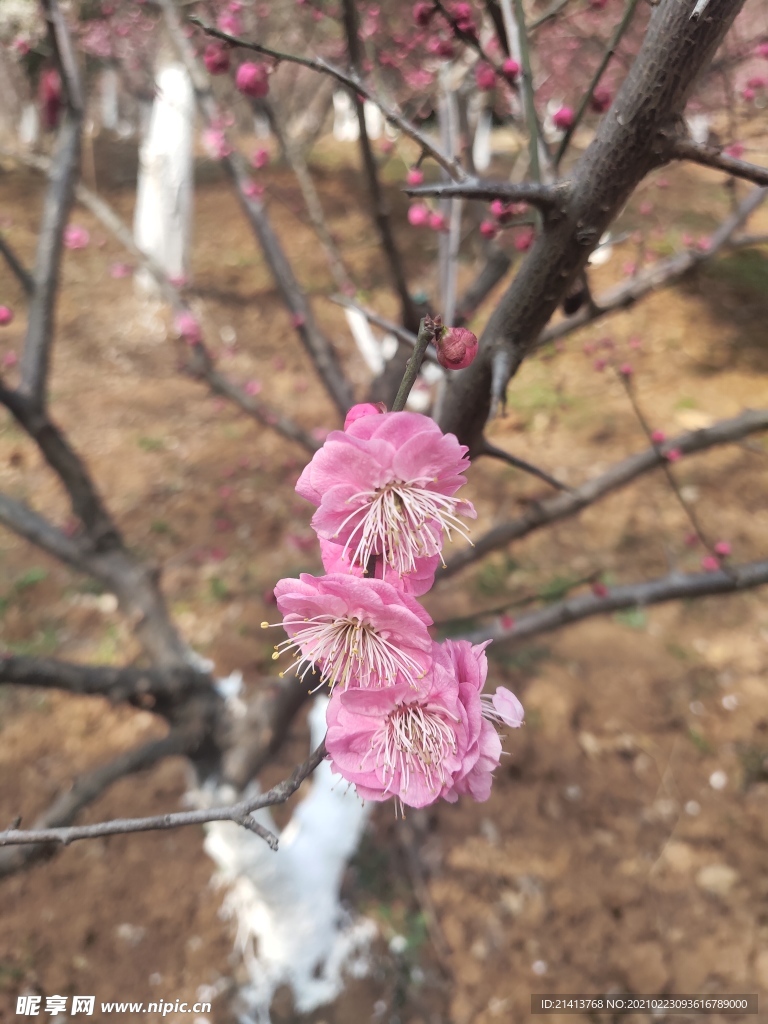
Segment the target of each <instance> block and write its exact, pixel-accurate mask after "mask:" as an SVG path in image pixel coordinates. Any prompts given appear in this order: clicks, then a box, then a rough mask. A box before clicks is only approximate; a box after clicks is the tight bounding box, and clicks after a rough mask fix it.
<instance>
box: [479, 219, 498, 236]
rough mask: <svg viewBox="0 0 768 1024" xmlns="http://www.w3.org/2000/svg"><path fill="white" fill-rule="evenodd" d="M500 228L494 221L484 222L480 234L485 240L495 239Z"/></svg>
mask: <svg viewBox="0 0 768 1024" xmlns="http://www.w3.org/2000/svg"><path fill="white" fill-rule="evenodd" d="M498 231H499V229H498V227H497V226H496V224H494V223H493V221H492V220H484V221H482V223H481V224H480V234H481V235H482V236H483V238H495V237H496V235H497V234H498Z"/></svg>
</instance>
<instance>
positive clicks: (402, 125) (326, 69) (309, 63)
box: [158, 0, 466, 181]
mask: <svg viewBox="0 0 768 1024" xmlns="http://www.w3.org/2000/svg"><path fill="white" fill-rule="evenodd" d="M158 2H159V3H160V4H161V6H164V2H165V0H158ZM188 20H189V21H190V22H191V23H192V24H193V25H197V26H198V27H199V28H201V29H202V30H203V32H205V33H206V35H209V36H214V37H215V38H216V39H223V40H224V41H225V42H227V43H231V44H232V45H233V46H242V47H243V48H244V49H246V50H253V51H254V53H262V54H264V56H265V57H272V58H274V60H276V61H278V62H279V61H284V60H285V61H290V62H291V63H292V64H300V65H301V66H302V67H305V68H309V69H310V70H312V71H318V72H319V73H320V74H323V75H330V76H331V78H335V79H336V81H337V82H339V83H340V84H341V85H345V86H346V87H347V88H348V89H352V90H354V91H355V92H356V93H358V94H359V95H360V96H362V97H363V99H366V100H370V101H371V103H373V104H374V105H375V106H377V107H378V108H379V110H380V111H381V113H382V115H383V117H384V119H385V120H386V121H389V123H390V124H391V125H394V127H395V128H397V129H399V130H400V131H401V132H402V133H403V135H407V136H408V138H409V139H411V140H412V141H413V142H415V143H416V145H417V146H418V147H419V148H420V149H421V150H422V152H423V153H426V154H427V155H428V156H431V157H432V159H433V160H434V161H435V163H437V164H439V165H440V166H441V167H442V168H443V170H445V171H447V172H448V174H449V175H450V176H451V177H452V178H453V180H454V181H463V180H464V179H465V178H466V171H465V170H464V168H463V167H462V166H461V165H460V164H459V163H457V161H456V160H453V159H452V158H451V157H449V156H447V155H446V154H445V153H443V152H441V151H440V149H439V148H438V147H437V146H435V145H434V144H433V143H432V142H430V141H429V139H428V138H427V137H426V136H425V135H422V134H421V132H420V131H418V130H417V129H416V128H415V127H414V126H413V125H412V124H411V123H410V121H408V119H407V118H405V117H403V115H402V114H400V113H399V112H398V111H397V110H395V109H394V108H393V107H390V106H388V105H387V104H386V103H385V102H384V101H383V100H382V99H381V98H380V97H379V96H377V95H376V94H375V93H373V92H371V90H370V89H369V88H368V87H367V86H366V85H365V83H364V82H362V81H361V80H360V79H359V78H357V76H356V75H352V74H347V72H345V71H341V70H340V69H339V68H337V67H334V66H333V65H332V64H329V63H327V61H324V60H315V59H313V58H311V57H299V56H297V55H296V54H292V53H284V52H283V51H282V50H274V49H272V47H270V46H262V45H260V44H259V43H252V42H249V41H248V40H247V39H240V38H239V37H238V36H232V35H229V34H228V33H226V32H221V31H219V29H217V28H214V27H213V26H212V25H206V24H205V23H204V22H203V21H201V20H200V18H195V17H190V18H189V19H188Z"/></svg>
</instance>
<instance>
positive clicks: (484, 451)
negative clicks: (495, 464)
mask: <svg viewBox="0 0 768 1024" xmlns="http://www.w3.org/2000/svg"><path fill="white" fill-rule="evenodd" d="M478 454H479V455H488V456H490V457H491V458H492V459H500V460H501V461H502V462H506V463H507V465H509V466H514V467H515V469H520V470H522V471H523V473H530V475H531V476H535V477H538V478H539V480H543V481H544V483H547V484H549V485H550V487H555V488H556V489H557V490H558V491H570V490H571V488H570V487H568V485H567V484H561V483H560V481H559V480H556V479H555V478H554V477H553V476H550V475H549V473H545V472H544V470H543V469H539V468H538V466H534V465H532V463H530V462H526V461H525V459H519V458H518V457H517V456H516V455H511V454H510V453H509V452H505V451H504V450H503V449H502V448H497V447H496V445H495V444H491V443H490V441H485V442H484V443H483V446H482V448H481V449H480V451H479V453H478Z"/></svg>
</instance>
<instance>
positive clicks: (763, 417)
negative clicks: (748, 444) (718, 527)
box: [438, 409, 768, 579]
mask: <svg viewBox="0 0 768 1024" xmlns="http://www.w3.org/2000/svg"><path fill="white" fill-rule="evenodd" d="M762 430H768V409H748V410H747V411H746V412H743V413H742V414H741V415H740V416H735V417H734V418H733V419H728V420H720V421H719V422H718V423H715V424H713V425H712V426H711V427H705V428H704V429H703V430H692V431H688V432H686V433H684V434H678V436H677V437H673V438H670V439H669V440H668V441H665V442H664V444H662V445H659V446H657V447H653V448H648V449H646V450H645V451H642V452H638V453H637V454H636V455H630V456H629V457H628V458H626V459H622V461H621V462H618V463H616V464H615V465H613V466H611V468H610V469H608V470H606V471H605V473H601V474H600V476H597V477H595V478H594V479H593V480H587V482H586V483H583V484H582V485H581V486H580V487H576V488H575V489H574V490H572V491H569V492H568V493H567V494H558V495H556V496H554V497H552V498H547V499H546V500H545V501H540V502H536V503H535V504H533V505H531V506H530V507H529V508H528V509H527V511H526V512H525V514H524V515H522V516H520V517H519V518H518V519H512V520H510V521H509V522H508V523H502V524H501V525H499V526H496V527H494V528H493V529H491V530H489V531H488V532H487V533H485V534H483V536H482V537H480V538H479V539H478V540H476V541H475V543H474V547H471V548H468V549H467V550H466V551H461V552H460V553H459V554H458V555H454V557H453V558H451V559H450V561H449V562H448V565H447V567H446V568H445V569H444V570H442V572H440V573H439V575H438V579H442V578H444V577H445V576H452V575H454V573H457V572H459V571H460V570H461V569H464V568H466V566H468V565H471V564H472V563H473V562H476V561H477V560H478V559H480V558H483V557H484V556H485V555H487V554H488V553H489V552H491V551H495V550H496V549H497V548H500V547H504V546H505V545H506V544H509V543H510V541H513V540H518V539H519V538H520V537H525V536H527V535H528V534H529V533H533V531H534V530H540V529H541V528H542V527H543V526H549V524H550V523H555V522H558V521H560V520H561V519H567V518H568V517H569V516H572V515H576V514H577V513H578V512H581V510H582V509H584V508H587V507H588V506H590V505H593V504H594V503H595V502H596V501H598V500H599V499H600V498H603V497H605V495H607V494H611V493H612V492H613V491H616V490H618V489H619V488H620V487H624V486H626V485H627V484H628V483H630V482H631V481H632V480H635V479H636V478H637V477H638V476H641V475H642V474H644V473H648V472H649V471H650V470H652V469H655V468H656V467H657V466H659V465H660V464H661V463H662V462H663V461H664V459H665V457H666V454H667V452H669V451H671V450H672V449H677V450H678V451H679V452H681V454H683V455H689V454H691V453H693V452H698V451H704V450H705V449H707V448H713V447H716V446H717V445H721V444H731V443H733V442H734V441H740V440H741V439H742V438H744V437H747V436H748V435H749V434H753V433H757V432H759V431H762Z"/></svg>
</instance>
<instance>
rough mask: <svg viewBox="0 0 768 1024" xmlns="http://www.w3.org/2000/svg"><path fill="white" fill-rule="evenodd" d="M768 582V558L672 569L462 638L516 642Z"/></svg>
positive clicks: (567, 600)
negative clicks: (653, 606) (607, 617)
mask: <svg viewBox="0 0 768 1024" xmlns="http://www.w3.org/2000/svg"><path fill="white" fill-rule="evenodd" d="M766 583H768V561H762V562H748V563H746V564H745V565H734V566H729V567H728V570H727V572H726V571H724V570H722V569H721V570H719V571H716V572H703V573H701V572H700V573H681V572H673V573H670V574H669V575H668V576H662V577H660V578H658V579H655V580H646V581H644V582H643V583H631V584H627V585H624V586H620V587H612V588H611V589H610V590H609V591H608V593H607V594H605V595H604V596H602V597H600V596H598V595H596V594H581V595H580V596H578V597H569V598H567V599H566V600H565V601H557V602H555V603H554V604H550V605H548V606H547V607H546V608H540V609H539V610H538V611H535V612H530V613H529V614H527V615H521V616H520V617H519V618H517V619H515V621H514V623H513V625H512V626H510V627H508V628H505V627H504V626H502V625H501V623H500V622H498V623H496V624H492V625H490V626H484V627H483V629H481V630H478V631H477V632H475V633H468V634H465V635H463V636H462V639H463V640H469V641H470V643H483V642H484V641H486V640H488V639H489V636H490V639H491V640H494V641H495V642H496V643H513V642H515V641H517V640H523V639H527V638H529V637H531V636H537V635H538V634H539V633H547V632H550V631H551V630H553V629H558V628H560V627H561V626H568V625H571V624H572V623H574V622H580V621H581V620H582V619H587V618H590V617H591V616H593V615H606V614H608V613H610V612H617V611H621V610H622V609H624V608H645V607H647V606H648V605H651V604H661V603H662V602H665V601H680V600H683V599H685V598H689V599H690V598H694V597H709V596H711V595H713V594H734V593H739V592H740V591H742V590H749V589H751V588H752V587H762V586H765V584H766Z"/></svg>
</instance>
